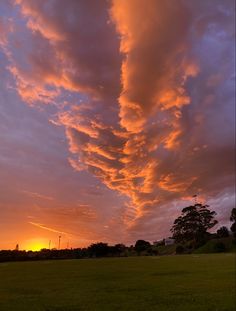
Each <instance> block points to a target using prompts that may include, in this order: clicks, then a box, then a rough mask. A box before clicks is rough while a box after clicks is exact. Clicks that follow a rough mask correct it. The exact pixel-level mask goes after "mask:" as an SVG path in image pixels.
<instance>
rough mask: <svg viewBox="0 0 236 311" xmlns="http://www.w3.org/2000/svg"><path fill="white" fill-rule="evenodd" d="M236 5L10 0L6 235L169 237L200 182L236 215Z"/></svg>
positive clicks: (1, 85)
mask: <svg viewBox="0 0 236 311" xmlns="http://www.w3.org/2000/svg"><path fill="white" fill-rule="evenodd" d="M234 5H235V4H234V1H233V0H200V1H195V0H175V1H173V0H149V1H145V0H129V1H126V0H113V1H107V0H97V1H94V0H60V1H56V0H40V1H39V0H1V1H0V81H1V82H0V249H13V248H14V247H15V246H16V244H19V247H20V249H40V248H43V247H49V243H50V247H58V238H59V236H61V247H63V248H64V247H83V246H87V245H90V244H91V243H95V242H99V241H103V242H108V243H110V244H115V243H126V244H128V245H129V244H132V243H135V241H136V240H137V239H146V240H149V241H155V240H159V239H162V238H165V237H168V236H170V231H169V230H170V228H171V226H172V224H173V221H174V219H175V218H176V217H177V216H178V215H179V214H180V212H181V210H182V209H183V208H184V207H186V206H188V205H190V204H193V195H195V194H197V195H198V201H199V202H202V203H204V204H205V203H206V204H208V205H210V209H212V210H215V211H216V212H217V219H218V221H219V226H222V225H227V226H229V216H230V212H231V209H232V208H233V207H234V204H235V196H234V185H235V177H234V168H235V167H234V166H235V163H234V157H235V153H234V150H235V144H234V141H235V140H234V139H235V137H234V126H235V119H234V118H235V117H234V116H235V108H234V102H235V89H234V83H235V71H234V68H235V59H234V52H235V51H234V43H235V36H234V35H235V34H234V28H235V15H234V14H235V13H234V12H235V8H234ZM216 229H217V228H216Z"/></svg>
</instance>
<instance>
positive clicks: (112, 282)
mask: <svg viewBox="0 0 236 311" xmlns="http://www.w3.org/2000/svg"><path fill="white" fill-rule="evenodd" d="M235 308H236V298H235V255H234V254H210V255H183V256H163V257H132V258H131V257H129V258H114V259H113V258H111V259H109V258H107V259H82V260H63V261H39V262H22V263H19V262H18V263H1V264H0V310H1V311H21V310H22V311H82V310H83V311H85V310H87V311H113V310H117V311H118V310H119V311H123V310H124V311H125V310H127V311H146V310H150V311H153V310H158V311H169V310H175V311H185V310H186V311H191V310H194V311H195V310H196V311H204V310H207V311H211V310H212V311H213V310H214V311H226V310H227V311H233V310H235Z"/></svg>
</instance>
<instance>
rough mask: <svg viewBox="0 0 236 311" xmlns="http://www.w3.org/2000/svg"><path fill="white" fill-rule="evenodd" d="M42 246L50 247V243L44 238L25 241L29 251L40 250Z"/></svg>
mask: <svg viewBox="0 0 236 311" xmlns="http://www.w3.org/2000/svg"><path fill="white" fill-rule="evenodd" d="M42 248H48V243H47V241H46V240H43V239H32V240H28V241H26V242H25V247H24V249H26V250H27V251H40V250H41V249H42Z"/></svg>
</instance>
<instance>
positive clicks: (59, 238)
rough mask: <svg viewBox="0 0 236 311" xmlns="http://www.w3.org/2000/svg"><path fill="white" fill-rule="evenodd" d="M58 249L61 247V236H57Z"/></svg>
mask: <svg viewBox="0 0 236 311" xmlns="http://www.w3.org/2000/svg"><path fill="white" fill-rule="evenodd" d="M60 247H61V236H60V235H59V237H58V249H60Z"/></svg>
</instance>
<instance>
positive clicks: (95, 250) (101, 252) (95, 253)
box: [88, 242, 110, 257]
mask: <svg viewBox="0 0 236 311" xmlns="http://www.w3.org/2000/svg"><path fill="white" fill-rule="evenodd" d="M109 250H110V247H109V246H108V244H107V243H102V242H100V243H95V244H92V245H90V246H89V247H88V253H89V255H90V256H91V257H106V256H107V255H108V253H109Z"/></svg>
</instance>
